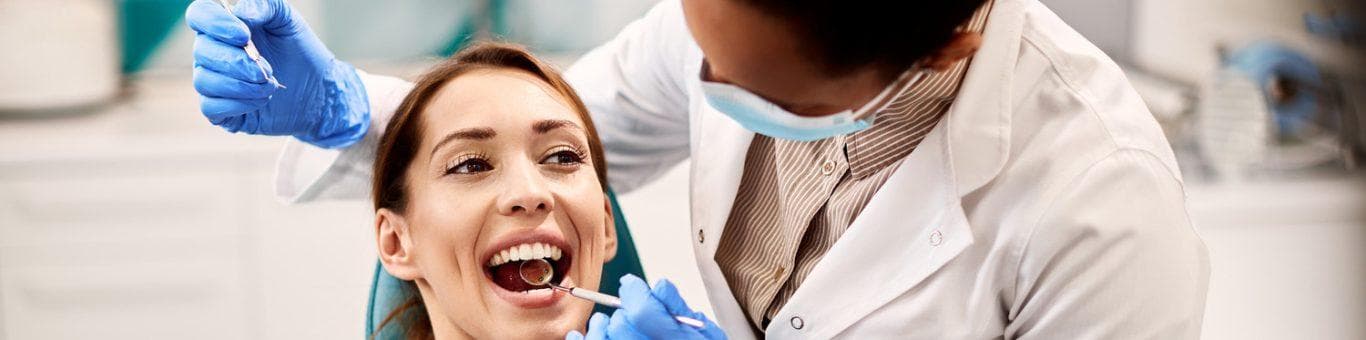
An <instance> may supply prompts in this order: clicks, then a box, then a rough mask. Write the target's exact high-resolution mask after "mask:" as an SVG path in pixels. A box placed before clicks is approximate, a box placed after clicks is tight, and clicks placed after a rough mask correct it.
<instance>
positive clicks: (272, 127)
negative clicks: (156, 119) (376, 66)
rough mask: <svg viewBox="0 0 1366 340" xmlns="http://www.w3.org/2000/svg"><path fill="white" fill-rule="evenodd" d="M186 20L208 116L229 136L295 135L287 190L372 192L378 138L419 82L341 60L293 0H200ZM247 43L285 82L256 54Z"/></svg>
mask: <svg viewBox="0 0 1366 340" xmlns="http://www.w3.org/2000/svg"><path fill="white" fill-rule="evenodd" d="M185 17H186V22H188V23H189V26H190V28H191V29H193V30H194V31H195V33H196V37H195V47H194V58H195V70H194V86H195V90H196V91H198V92H199V94H200V102H201V111H202V113H203V114H204V116H205V118H208V120H209V121H210V122H211V123H213V124H214V125H218V126H220V127H222V128H224V129H225V130H228V131H230V132H243V133H249V134H258V135H277V136H293V137H295V139H294V140H292V141H291V142H290V144H289V145H288V146H287V147H286V148H285V150H284V152H283V154H282V155H281V157H280V161H279V168H278V169H277V174H276V177H277V179H276V192H277V194H278V196H280V197H281V198H283V199H286V200H289V201H307V200H313V199H320V198H356V199H359V198H364V197H366V195H367V190H366V189H367V188H368V187H369V181H370V178H369V176H370V163H371V159H373V157H374V156H373V149H374V140H375V139H377V138H379V135H380V130H381V129H383V127H384V122H386V121H387V120H388V117H389V115H391V114H392V112H393V110H394V109H395V108H397V106H398V104H399V102H400V101H402V99H403V97H404V96H405V95H406V94H407V92H408V89H410V88H411V84H410V83H408V82H406V81H403V80H400V79H397V78H390V77H382V76H371V75H367V74H365V73H363V72H359V71H357V70H355V69H354V68H352V67H351V66H350V65H347V64H346V63H344V62H341V61H339V60H337V58H336V57H335V56H334V55H333V54H332V52H331V51H328V49H327V47H326V46H324V45H323V43H322V41H320V40H318V37H317V36H316V35H315V34H314V33H313V30H312V29H311V28H309V26H308V23H306V22H304V20H303V18H302V17H300V16H299V15H298V12H296V11H295V10H294V9H293V8H292V7H290V6H289V4H288V3H286V2H285V1H284V0H242V1H240V2H238V4H237V6H236V7H235V8H234V10H233V12H232V13H230V12H228V11H227V10H225V9H224V8H223V7H222V6H221V5H219V4H218V2H216V1H214V0H197V1H195V2H194V3H192V4H190V7H189V9H188V10H187V11H186V14H185ZM248 39H250V40H251V41H252V42H254V43H255V45H256V47H257V49H258V50H259V51H260V52H261V55H262V56H263V57H264V59H265V60H266V62H267V68H268V71H267V72H269V73H271V74H273V75H274V76H275V77H276V78H277V79H278V80H279V81H280V83H282V84H283V85H284V86H285V88H283V89H281V88H276V87H274V86H272V85H271V84H270V83H269V82H267V81H266V78H265V77H264V75H263V74H262V72H261V70H260V69H259V68H258V66H257V64H256V63H255V62H254V61H253V60H251V58H250V57H248V56H247V53H246V52H245V51H244V50H243V46H245V45H246V43H247V40H248Z"/></svg>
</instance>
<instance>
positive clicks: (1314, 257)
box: [1187, 172, 1366, 340]
mask: <svg viewBox="0 0 1366 340" xmlns="http://www.w3.org/2000/svg"><path fill="white" fill-rule="evenodd" d="M1188 178H1190V177H1188ZM1187 192H1188V193H1189V200H1188V202H1189V204H1188V205H1189V209H1190V215H1191V219H1192V221H1193V222H1194V223H1195V226H1196V227H1197V229H1198V230H1199V232H1200V234H1201V236H1202V237H1203V238H1204V240H1205V245H1206V246H1207V247H1208V248H1209V253H1210V288H1209V295H1208V298H1207V300H1206V304H1205V320H1204V329H1203V331H1204V334H1203V335H1204V336H1203V338H1204V339H1214V340H1220V339H1344V340H1346V339H1366V324H1363V323H1362V322H1361V318H1362V316H1363V315H1366V174H1364V173H1361V172H1357V173H1338V172H1334V173H1306V174H1301V175H1298V176H1294V177H1293V178H1276V179H1271V178H1265V179H1260V180H1259V181H1256V182H1247V183H1237V184H1216V183H1193V184H1190V185H1188V186H1187Z"/></svg>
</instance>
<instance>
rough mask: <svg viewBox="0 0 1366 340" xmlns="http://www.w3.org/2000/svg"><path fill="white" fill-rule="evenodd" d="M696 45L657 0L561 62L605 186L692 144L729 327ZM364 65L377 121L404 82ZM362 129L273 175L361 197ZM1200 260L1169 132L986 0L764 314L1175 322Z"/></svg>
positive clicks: (1051, 32)
mask: <svg viewBox="0 0 1366 340" xmlns="http://www.w3.org/2000/svg"><path fill="white" fill-rule="evenodd" d="M908 34H911V33H908ZM701 58H702V55H701V52H700V51H699V49H698V48H697V46H696V45H695V43H694V42H693V41H692V39H691V37H690V36H689V33H688V31H687V29H686V27H685V26H684V22H683V18H682V11H681V7H680V5H679V3H678V2H677V1H675V0H666V1H664V2H663V3H661V4H660V5H658V6H656V7H655V8H654V9H652V10H651V11H650V12H649V13H648V14H647V15H646V16H645V17H644V18H642V19H640V20H638V21H636V22H634V23H632V24H631V25H630V26H628V27H626V28H625V29H623V30H622V32H621V34H620V35H619V36H617V37H616V38H615V39H614V40H612V41H610V42H608V43H606V44H605V45H603V46H601V47H599V48H597V49H595V50H593V51H592V52H590V53H588V54H587V55H585V56H584V57H583V58H582V59H581V60H579V61H578V62H577V63H576V64H575V65H574V66H573V67H572V68H571V69H570V70H569V71H568V72H567V77H568V78H569V80H570V81H571V82H572V83H573V85H574V86H575V88H576V89H577V90H578V91H579V94H580V95H582V96H583V99H584V101H585V102H586V103H587V104H588V106H589V108H590V109H591V110H592V111H593V114H594V115H593V117H594V120H595V123H596V124H597V128H598V131H599V133H600V134H601V138H602V141H603V143H604V144H605V147H606V152H607V155H606V156H607V160H608V163H610V165H609V174H610V181H611V183H612V185H613V187H614V188H615V189H616V190H618V191H622V192H624V191H630V190H632V189H634V188H636V187H639V186H640V185H642V184H645V183H648V182H649V181H651V180H653V179H654V178H656V177H658V176H660V175H661V174H663V173H664V172H665V171H666V170H667V169H669V168H670V167H671V166H673V165H675V164H677V163H678V162H680V161H682V160H684V159H686V158H691V159H692V162H691V188H692V189H691V190H690V193H691V208H692V214H691V217H692V218H691V222H692V223H691V225H692V230H691V235H693V240H692V241H693V242H692V243H693V245H694V250H695V251H694V254H695V256H696V260H697V263H698V266H699V269H700V272H701V274H702V279H703V281H704V283H705V285H706V288H707V294H708V297H709V298H710V299H711V304H712V306H713V307H714V308H715V313H716V315H715V319H716V321H717V322H718V323H719V324H720V325H721V326H722V327H723V328H725V329H726V330H727V333H729V334H730V336H731V337H732V338H736V339H746V338H750V337H752V336H753V334H751V333H750V331H749V329H750V326H748V324H747V321H746V319H745V316H744V314H743V313H742V311H741V309H740V306H739V305H738V304H737V303H736V300H735V298H734V297H733V295H732V294H731V291H730V288H729V286H728V285H727V284H726V282H725V277H724V276H722V274H721V270H720V268H718V267H717V264H716V262H715V261H714V260H713V255H714V254H715V252H716V247H717V245H718V244H719V242H718V241H719V239H720V236H721V235H722V233H723V230H722V229H723V228H725V225H726V218H727V216H729V213H730V208H731V205H732V203H733V201H734V198H735V194H736V191H737V188H738V187H739V181H740V178H741V174H742V171H741V167H742V166H743V165H744V163H745V162H744V157H745V154H746V150H748V145H749V143H750V141H751V140H752V139H753V137H754V134H753V133H751V132H749V131H747V130H745V129H744V128H742V127H740V126H739V125H738V124H736V123H735V122H734V121H732V120H731V119H729V118H728V117H726V116H724V115H722V114H720V113H718V112H716V111H715V110H713V109H712V108H710V107H709V106H708V105H707V104H706V102H705V101H704V99H703V97H702V95H701V91H700V89H699V86H698V78H697V74H698V68H699V65H700V64H701ZM363 79H364V81H365V86H366V89H367V92H368V94H369V96H370V100H371V102H372V105H373V106H374V107H373V109H374V111H373V112H375V113H376V120H377V121H379V122H383V121H385V120H386V119H387V118H388V117H387V116H388V112H391V111H392V110H393V109H394V108H395V107H396V106H397V103H398V102H399V101H400V100H401V99H402V96H403V95H404V94H405V93H406V92H407V90H408V87H407V86H408V85H407V84H406V83H404V82H403V81H400V80H396V79H393V78H384V77H376V76H370V75H364V78H363ZM382 125H383V124H375V126H376V127H381V126H382ZM372 132H373V133H371V134H369V135H368V136H367V137H366V141H365V142H363V143H362V144H359V146H355V147H351V148H349V149H346V150H342V151H332V150H322V149H317V148H313V147H310V146H307V145H305V144H302V143H293V144H292V145H290V146H288V147H286V150H285V151H284V153H283V154H282V157H281V159H280V167H279V169H278V170H279V181H278V183H277V184H278V193H279V194H280V195H281V196H282V197H285V198H287V199H291V200H296V201H298V200H312V199H319V198H329V197H350V198H363V197H366V196H365V195H366V194H367V192H366V190H368V188H369V186H368V184H367V183H368V181H369V177H368V176H369V173H370V172H369V168H370V160H371V159H372V156H371V153H372V152H373V150H372V149H373V147H374V146H373V142H374V140H375V139H377V138H378V135H379V134H380V133H379V131H377V130H376V131H372ZM812 171H817V170H816V169H812ZM638 227H639V226H638ZM638 230H640V229H638ZM1208 279H1209V259H1208V254H1207V253H1206V250H1205V246H1204V244H1203V242H1202V241H1201V239H1200V237H1199V236H1198V235H1197V233H1196V231H1195V230H1194V229H1193V228H1192V226H1191V223H1190V220H1189V219H1188V218H1187V216H1186V208H1185V195H1184V191H1183V188H1182V180H1181V175H1180V173H1179V172H1178V170H1177V166H1176V161H1175V159H1174V157H1173V155H1172V151H1171V148H1170V146H1169V145H1168V143H1167V141H1166V139H1165V137H1164V136H1163V134H1162V131H1161V130H1160V127H1159V126H1158V125H1157V123H1156V121H1155V120H1154V119H1153V118H1152V117H1151V115H1150V114H1149V113H1148V111H1147V109H1146V108H1145V107H1144V105H1143V103H1142V102H1141V101H1140V100H1139V97H1138V95H1137V94H1136V93H1135V92H1134V91H1133V90H1132V89H1131V88H1130V86H1129V85H1128V82H1127V80H1126V79H1125V78H1124V75H1123V74H1122V73H1121V72H1120V69H1119V68H1118V67H1116V65H1115V64H1114V63H1113V62H1111V61H1110V60H1109V59H1108V58H1107V57H1106V56H1105V55H1104V54H1102V53H1101V51H1099V50H1097V49H1096V48H1095V47H1094V46H1092V45H1091V44H1090V43H1088V42H1087V41H1086V40H1085V39H1083V38H1082V37H1081V36H1080V35H1078V34H1077V33H1076V32H1075V31H1073V30H1072V29H1071V28H1069V27H1068V26H1067V25H1065V24H1063V22H1062V21H1060V20H1059V19H1058V18H1057V17H1056V16H1055V15H1054V14H1053V13H1052V12H1050V11H1049V10H1048V9H1047V8H1045V7H1044V6H1043V5H1042V4H1040V3H1038V2H1037V1H1035V0H996V4H995V7H994V8H993V9H992V13H991V16H990V18H989V19H988V23H987V26H986V30H985V41H984V45H983V46H982V49H981V50H980V51H979V52H978V53H977V55H976V56H975V58H974V59H973V61H972V65H971V67H970V68H969V70H968V73H967V75H966V77H965V79H964V83H963V85H962V88H961V90H960V92H959V97H958V98H957V100H956V101H955V102H954V104H953V105H952V107H951V108H950V109H949V112H948V114H947V115H946V116H945V118H944V119H943V120H942V121H941V122H940V124H939V125H938V126H937V127H936V128H935V129H934V130H933V131H932V132H931V133H930V134H929V135H928V136H927V137H926V138H925V140H924V142H923V143H922V144H920V146H919V148H917V149H916V151H915V152H914V153H912V154H911V155H910V156H908V157H907V158H906V159H904V160H903V161H902V164H901V166H900V168H899V170H898V171H897V172H896V173H895V174H893V175H892V177H891V178H890V179H888V180H887V182H886V184H884V185H883V187H882V189H881V190H879V191H878V192H877V194H876V195H875V196H874V197H873V198H872V200H871V201H870V202H869V203H868V206H867V208H865V209H864V210H863V212H862V214H861V215H860V216H858V218H857V219H856V220H855V221H854V222H853V225H852V226H850V228H849V229H848V231H847V232H845V234H844V235H843V237H841V238H840V240H839V241H838V242H837V243H836V244H835V245H834V247H833V248H831V249H830V251H829V252H828V253H827V254H826V255H825V257H824V258H823V259H822V260H821V261H820V263H819V264H817V265H816V267H815V269H814V270H813V271H812V272H811V274H810V276H809V277H807V278H806V280H805V281H804V282H803V284H802V286H801V287H800V288H799V289H798V290H797V292H796V294H795V295H793V296H792V298H791V300H789V301H788V303H787V304H786V305H785V306H784V307H783V308H782V310H780V311H779V312H778V314H777V316H776V317H775V318H774V319H773V320H774V321H773V322H772V323H771V324H769V325H768V327H767V329H766V330H765V331H766V335H767V336H770V337H774V338H782V339H786V338H815V339H823V338H831V337H842V338H871V339H886V338H898V339H994V338H1004V339H1190V338H1197V337H1198V336H1199V334H1200V324H1201V318H1202V316H1203V310H1204V304H1205V293H1206V289H1207V283H1208Z"/></svg>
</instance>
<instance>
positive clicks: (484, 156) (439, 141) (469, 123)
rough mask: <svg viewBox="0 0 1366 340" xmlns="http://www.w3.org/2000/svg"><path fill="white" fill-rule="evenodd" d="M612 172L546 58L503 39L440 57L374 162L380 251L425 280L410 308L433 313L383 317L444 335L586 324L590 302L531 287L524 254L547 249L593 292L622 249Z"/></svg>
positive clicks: (483, 335) (512, 333) (567, 280)
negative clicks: (522, 270) (522, 272)
mask: <svg viewBox="0 0 1366 340" xmlns="http://www.w3.org/2000/svg"><path fill="white" fill-rule="evenodd" d="M606 183H607V182H606V167H605V164H604V163H603V158H602V147H601V145H600V144H599V142H598V138H597V134H596V133H595V132H594V129H593V122H592V121H591V120H590V119H589V117H588V114H587V109H585V108H584V105H583V103H582V102H581V101H580V100H579V99H578V96H577V95H575V93H574V91H573V90H572V89H570V88H569V86H568V85H567V84H566V83H565V82H564V81H563V80H562V79H561V78H560V76H559V74H558V73H556V72H555V71H554V70H553V69H551V68H550V67H549V66H546V65H544V64H542V63H541V62H540V61H538V60H536V59H535V57H533V56H531V55H530V54H528V53H527V52H526V51H524V50H522V49H521V48H518V47H515V46H511V45H502V44H482V45H477V46H475V47H471V48H469V49H466V50H465V51H463V52H461V53H460V54H458V55H456V56H455V57H453V58H451V59H450V60H447V61H446V62H444V63H442V64H440V65H437V66H435V67H434V68H432V69H431V70H430V71H428V72H427V73H426V74H425V75H423V76H422V77H421V79H419V80H418V81H417V83H416V85H415V87H414V88H413V90H412V92H411V93H410V94H409V95H408V97H407V98H406V99H404V101H403V103H402V105H401V106H400V107H399V108H398V110H397V111H396V112H395V113H394V116H393V118H392V119H391V120H390V122H389V125H388V127H387V130H386V132H385V134H384V136H383V137H382V139H381V141H380V144H379V148H378V150H377V155H376V160H375V168H374V188H373V189H374V204H375V210H376V212H375V216H376V218H375V224H376V229H377V231H378V246H379V255H380V260H381V262H382V263H383V265H384V269H385V270H387V271H388V272H389V273H390V274H391V275H393V276H395V277H397V278H399V279H403V280H406V281H411V282H412V283H413V284H414V285H415V286H416V288H417V291H418V292H419V296H418V297H415V298H420V300H416V302H415V303H413V304H410V306H413V307H415V308H425V314H426V317H419V318H416V319H405V318H393V317H391V318H389V320H388V321H386V323H387V324H390V325H388V326H393V325H392V323H393V322H395V321H394V320H406V321H396V322H408V323H411V324H408V325H405V326H407V327H408V328H409V329H410V332H409V335H410V337H412V335H418V336H417V337H421V338H427V337H433V336H434V337H435V338H440V339H451V338H480V339H491V338H542V339H546V338H563V337H564V336H565V334H566V333H567V332H569V331H571V330H582V329H584V326H585V325H586V324H587V320H588V317H589V312H590V311H591V310H592V308H593V305H592V303H591V302H587V301H583V300H579V299H575V298H573V297H570V296H567V295H565V294H560V293H554V292H552V290H550V289H548V288H542V289H534V288H536V287H531V286H528V285H527V284H526V283H524V282H523V281H522V280H521V279H520V278H519V277H518V276H517V265H518V264H520V263H521V262H522V261H523V260H529V259H547V260H549V261H550V262H551V264H552V265H553V267H554V269H555V276H554V278H553V279H552V282H553V283H558V284H560V285H563V286H567V287H583V288H588V289H594V290H596V289H597V288H598V287H597V286H598V282H599V280H600V277H599V276H600V275H601V273H602V266H603V264H604V263H606V262H607V261H608V260H611V259H612V256H613V255H614V253H615V252H616V235H615V228H614V225H613V218H612V208H611V205H610V203H609V201H608V199H607V197H606V194H605V193H604V192H605V190H606V189H605V185H606ZM398 313H402V311H398V312H396V314H398ZM419 314H420V313H419ZM383 327H384V325H382V326H381V329H382V328H383Z"/></svg>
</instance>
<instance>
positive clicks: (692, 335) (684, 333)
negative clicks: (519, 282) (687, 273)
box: [565, 275, 726, 340]
mask: <svg viewBox="0 0 1366 340" xmlns="http://www.w3.org/2000/svg"><path fill="white" fill-rule="evenodd" d="M618 293H620V294H621V309H617V311H616V312H613V313H612V317H611V318H608V317H607V315H604V314H602V313H595V314H593V317H592V318H590V319H589V320H588V334H587V335H584V334H580V333H579V332H578V331H573V332H569V334H567V335H565V339H567V340H581V339H592V340H598V339H618V340H625V339H712V340H716V339H726V333H725V332H722V331H721V327H719V326H717V325H716V323H714V322H711V320H708V319H707V316H706V315H703V314H702V313H698V312H695V311H693V310H692V308H689V307H688V304H687V303H686V302H684V301H683V297H682V296H679V295H678V288H677V287H674V284H673V283H672V282H669V281H668V280H659V282H656V283H655V288H654V289H653V290H652V289H650V286H648V285H646V284H645V281H644V280H641V279H640V278H639V277H636V276H635V275H626V276H622V277H621V288H620V289H619V290H618ZM675 315H678V316H687V317H691V318H694V319H698V320H701V321H702V322H704V323H706V324H707V327H706V328H702V329H697V328H693V327H692V326H688V325H684V324H681V323H678V321H677V320H674V316H675Z"/></svg>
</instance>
